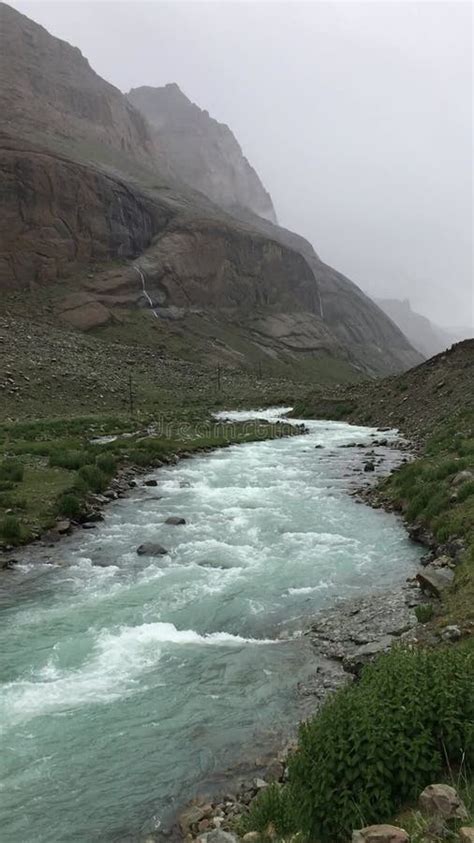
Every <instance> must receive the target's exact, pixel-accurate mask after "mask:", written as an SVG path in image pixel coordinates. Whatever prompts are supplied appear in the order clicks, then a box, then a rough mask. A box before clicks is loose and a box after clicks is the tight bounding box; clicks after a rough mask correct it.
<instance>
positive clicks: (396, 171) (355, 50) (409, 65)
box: [11, 0, 474, 325]
mask: <svg viewBox="0 0 474 843" xmlns="http://www.w3.org/2000/svg"><path fill="white" fill-rule="evenodd" d="M11 5H13V6H15V8H17V9H18V10H19V11H21V12H24V13H25V14H27V15H28V16H29V17H32V18H33V19H34V20H36V21H37V22H38V23H41V24H43V26H45V27H46V28H47V29H48V30H49V31H50V32H52V34H53V35H56V36H58V37H60V38H64V39H66V40H67V41H69V42H71V43H72V44H75V45H77V46H78V47H79V48H80V49H81V50H82V52H83V53H84V54H85V55H86V56H87V58H88V59H89V61H90V63H91V65H92V66H93V67H94V69H95V70H96V71H97V72H98V73H99V74H100V75H101V76H103V77H105V78H106V79H108V80H109V81H110V82H113V83H114V84H115V85H117V86H118V87H119V88H121V90H123V91H127V90H129V88H131V87H134V86H138V85H143V84H146V85H163V84H165V83H166V82H177V83H178V84H179V85H180V87H181V88H182V89H183V91H184V92H185V93H186V94H187V95H188V96H189V97H190V98H191V99H192V100H194V101H195V102H196V103H198V105H200V106H201V107H202V108H207V109H208V110H209V112H210V113H211V114H212V116H214V117H216V118H217V119H218V120H220V121H222V122H225V123H228V125H229V126H230V127H231V128H232V129H233V131H234V132H235V134H236V136H237V138H238V140H239V141H240V143H241V145H242V147H243V150H244V152H245V154H246V155H247V157H248V158H249V160H250V161H251V163H252V164H253V165H254V166H255V168H256V169H257V170H258V172H259V174H260V176H261V178H262V180H263V182H264V184H265V186H266V187H267V189H268V190H269V191H270V192H271V194H272V197H273V200H274V204H275V207H276V211H277V214H278V217H279V220H280V222H281V223H282V224H283V225H285V226H287V227H289V228H292V229H294V230H295V231H298V232H299V233H301V234H304V235H305V236H306V237H307V238H308V239H309V240H311V242H312V243H313V244H314V246H315V248H316V250H317V251H318V253H319V254H320V256H321V257H322V258H323V259H324V260H325V261H327V262H328V263H331V264H332V265H333V266H335V267H336V268H337V269H339V270H341V271H343V272H345V273H346V274H347V275H348V276H349V277H350V278H352V279H353V280H354V281H356V282H357V283H358V284H359V285H360V286H361V287H362V288H363V289H365V290H366V291H368V292H369V293H371V294H373V295H376V296H381V297H394V298H406V297H408V298H409V299H410V301H411V303H412V306H413V307H414V308H415V309H417V310H419V311H420V312H422V313H424V314H425V315H427V316H428V317H430V318H432V319H433V320H434V321H436V322H438V323H439V324H442V325H471V324H472V323H473V322H474V313H473V310H474V303H473V281H472V226H473V219H472V20H471V18H472V9H471V5H470V3H456V2H446V3H428V2H421V3H411V2H402V1H401V2H386V3H382V2H367V3H357V2H349V3H342V2H327V3H319V2H314V3H311V2H286V3H276V2H259V3H255V2H240V3H234V2H226V0H219V1H218V2H213V3H200V2H193V3H188V2H180V0H175V2H171V3H160V2H147V3H142V2H128V3H116V2H113V0H110V2H107V0H104V2H95V3H90V2H68V1H67V0H61V2H56V3H51V2H42V0H37V2H22V0H21V1H20V0H18V2H12V3H11Z"/></svg>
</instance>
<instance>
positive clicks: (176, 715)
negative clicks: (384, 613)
mask: <svg viewBox="0 0 474 843" xmlns="http://www.w3.org/2000/svg"><path fill="white" fill-rule="evenodd" d="M258 415H259V417H262V416H263V415H267V417H268V418H270V419H271V418H276V416H277V415H278V412H277V411H270V412H268V411H267V413H266V414H265V413H263V412H259V413H258ZM232 417H235V418H239V419H241V418H245V417H246V416H245V414H242V413H234V414H232ZM307 424H308V425H309V427H310V433H309V434H308V435H306V436H297V437H293V438H287V439H280V440H277V441H267V442H260V443H254V444H248V445H240V446H232V447H230V448H227V449H224V450H220V451H215V452H213V453H210V454H207V455H203V456H198V457H196V458H194V459H192V460H186V461H182V462H180V463H179V464H178V465H176V466H172V467H171V466H169V467H166V468H162V469H160V470H158V471H156V472H155V473H154V474H153V475H151V476H153V477H156V479H157V480H158V487H157V488H150V487H145V486H139V487H138V488H137V489H135V490H133V491H132V492H131V494H130V496H129V497H127V498H125V499H122V500H119V501H117V502H116V503H113V504H111V505H110V506H109V507H108V509H107V511H106V515H105V520H104V522H103V523H101V524H100V525H99V527H98V529H96V530H91V531H78V532H76V533H75V534H73V535H72V536H71V537H69V538H67V539H65V540H64V541H62V542H61V543H60V545H59V547H57V548H55V549H54V550H53V551H51V553H52V554H55V556H56V558H57V559H58V560H59V559H62V560H65V561H66V562H67V565H63V566H56V565H45V564H41V563H35V564H26V563H25V564H22V565H20V566H19V567H18V568H17V569H16V571H14V572H11V573H8V575H7V574H6V575H5V576H4V577H3V579H2V581H1V582H0V585H2V586H3V588H2V590H1V592H0V731H1V736H0V839H1V841H2V843H18V841H22V843H71V841H75V842H76V841H77V843H95V841H104V843H110V841H125V840H140V839H142V837H143V836H145V835H146V833H148V832H150V831H152V830H153V829H156V828H158V827H159V825H160V823H162V822H165V823H166V821H167V820H169V818H170V817H171V816H172V815H173V812H174V810H175V809H176V808H177V807H178V806H179V805H181V804H182V803H183V802H185V801H186V799H187V798H190V797H191V796H192V795H193V794H194V792H195V791H196V788H199V785H200V783H201V782H203V781H204V780H205V779H206V778H209V777H211V778H212V776H213V775H216V774H217V773H218V772H219V771H220V770H222V769H224V768H225V767H226V766H229V765H232V763H236V762H238V761H239V760H240V759H241V757H242V755H243V754H244V755H246V757H249V756H251V755H252V754H257V753H258V752H259V751H260V750H261V751H265V749H267V748H268V747H269V746H271V745H272V742H273V743H274V742H275V740H276V738H277V737H278V735H284V734H286V733H288V731H289V730H290V729H291V727H292V726H294V724H295V722H296V720H297V719H298V701H297V691H296V686H297V683H298V681H304V679H305V678H306V677H308V676H309V675H310V674H311V672H314V669H315V662H314V656H312V655H311V652H310V650H309V645H308V644H307V643H306V639H304V638H301V637H299V636H298V634H297V633H298V630H301V629H302V628H303V627H304V625H305V623H306V622H307V621H308V619H310V618H311V617H314V616H315V615H317V612H318V610H319V609H321V608H322V607H326V606H328V605H331V603H334V601H335V600H336V598H338V597H340V596H352V595H353V596H357V595H358V594H364V593H368V592H370V591H371V590H375V589H378V588H388V587H390V586H391V585H393V584H396V583H398V582H400V581H403V580H404V579H405V577H406V576H407V575H408V573H410V572H411V571H412V569H413V566H414V564H415V563H416V560H417V559H418V556H419V551H418V550H417V548H416V547H415V546H413V545H412V544H410V542H409V540H408V539H407V537H406V534H405V532H404V529H403V527H402V525H401V523H400V522H399V520H397V518H396V517H395V516H393V515H390V514H387V513H384V512H382V511H375V510H372V509H370V508H369V507H366V506H361V505H357V504H356V503H355V501H354V500H353V499H352V498H351V497H350V496H349V495H348V494H347V489H348V485H349V484H351V483H353V482H354V477H355V476H356V475H354V473H353V469H354V468H357V467H359V468H360V465H361V461H362V458H363V453H364V452H363V451H362V450H361V451H359V450H358V449H357V448H353V449H343V448H340V446H341V445H343V444H347V443H350V442H360V441H365V442H369V441H370V440H371V438H373V435H374V431H373V430H371V429H369V428H357V427H350V426H349V425H346V424H343V423H336V422H334V423H332V422H308V423H307ZM385 435H387V434H385ZM316 445H321V446H323V447H321V448H316V447H315V446H316ZM382 450H383V449H382ZM386 456H387V459H388V460H389V459H390V458H391V457H390V455H389V454H388V453H387V455H386ZM392 459H393V457H392ZM158 498H159V499H158ZM170 515H178V516H183V517H184V518H185V519H186V522H187V523H186V525H185V526H179V527H175V526H166V525H164V523H163V522H164V520H165V519H166V518H167V517H168V516H170ZM153 540H154V541H159V542H160V543H162V544H163V545H164V546H165V547H166V548H168V549H169V554H168V555H167V556H164V557H160V558H155V559H154V558H149V557H148V558H147V557H139V556H137V554H136V548H137V546H138V545H139V544H141V543H142V542H144V541H153ZM53 559H54V555H53Z"/></svg>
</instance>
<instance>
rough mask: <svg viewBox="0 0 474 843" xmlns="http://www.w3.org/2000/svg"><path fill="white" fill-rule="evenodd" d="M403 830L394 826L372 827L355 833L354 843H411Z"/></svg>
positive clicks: (353, 836)
mask: <svg viewBox="0 0 474 843" xmlns="http://www.w3.org/2000/svg"><path fill="white" fill-rule="evenodd" d="M409 841H410V838H409V836H408V834H407V833H406V831H405V830H404V829H403V828H398V827H397V826H394V825H370V826H367V827H366V828H361V829H359V830H358V831H354V832H353V834H352V843H409Z"/></svg>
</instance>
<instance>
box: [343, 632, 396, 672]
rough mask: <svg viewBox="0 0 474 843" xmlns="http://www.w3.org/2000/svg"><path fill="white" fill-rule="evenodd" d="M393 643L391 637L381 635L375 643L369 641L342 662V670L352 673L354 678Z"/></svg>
mask: <svg viewBox="0 0 474 843" xmlns="http://www.w3.org/2000/svg"><path fill="white" fill-rule="evenodd" d="M393 641H394V638H393V635H382V636H381V638H379V639H378V640H377V641H370V642H369V643H368V644H364V645H363V646H362V647H359V648H358V649H357V650H356V652H355V653H352V654H351V655H348V656H346V657H345V658H344V659H343V661H342V666H343V668H344V670H346V671H347V672H348V673H354V674H355V675H356V676H357V675H358V674H359V673H360V671H361V670H362V668H363V667H364V666H365V665H366V664H367V663H368V662H370V661H372V659H374V658H375V657H376V656H378V655H379V654H380V653H385V652H386V651H387V650H389V649H390V647H391V646H392V644H393Z"/></svg>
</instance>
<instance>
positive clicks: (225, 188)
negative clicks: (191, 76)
mask: <svg viewBox="0 0 474 843" xmlns="http://www.w3.org/2000/svg"><path fill="white" fill-rule="evenodd" d="M128 100H129V102H131V103H132V105H134V106H135V107H136V108H137V109H138V110H139V111H140V112H141V114H142V115H143V116H144V117H145V118H146V119H147V120H148V122H149V123H150V124H151V125H152V126H153V128H154V129H155V130H156V138H157V143H158V146H159V147H160V148H162V149H163V151H164V153H165V155H166V158H167V160H168V162H169V164H170V165H171V167H172V168H173V170H174V171H175V173H176V174H177V175H178V176H179V178H181V179H182V180H183V181H184V182H185V183H186V184H188V185H190V186H191V187H193V188H195V189H196V190H199V191H200V192H201V193H204V195H205V196H208V197H209V199H211V200H212V201H213V202H215V203H216V204H217V205H221V206H222V207H223V208H227V209H229V210H232V208H233V207H234V206H235V205H240V206H242V207H243V208H248V209H249V210H251V211H253V212H254V213H255V214H258V215H259V216H261V217H264V218H265V219H268V220H270V221H271V222H274V223H276V221H277V220H276V214H275V209H274V207H273V203H272V200H271V197H270V194H269V193H268V192H267V191H266V190H265V188H264V186H263V184H262V182H261V181H260V179H259V177H258V175H257V173H256V172H255V170H254V168H253V167H252V166H251V165H250V164H249V162H248V161H247V159H246V158H245V156H244V155H243V153H242V150H241V148H240V145H239V143H238V141H237V139H236V138H235V135H234V134H233V132H232V131H231V130H230V129H229V127H228V126H226V125H225V124H224V123H218V122H217V120H214V119H213V118H212V117H210V115H209V112H207V111H203V110H202V109H200V108H199V107H198V106H197V105H195V104H194V103H193V102H191V100H189V99H188V98H187V96H186V95H185V94H183V92H182V91H181V90H180V88H179V87H178V85H176V84H174V83H173V84H169V85H165V86H164V87H163V88H150V87H147V86H143V87H141V88H132V90H131V91H130V92H129V93H128Z"/></svg>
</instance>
